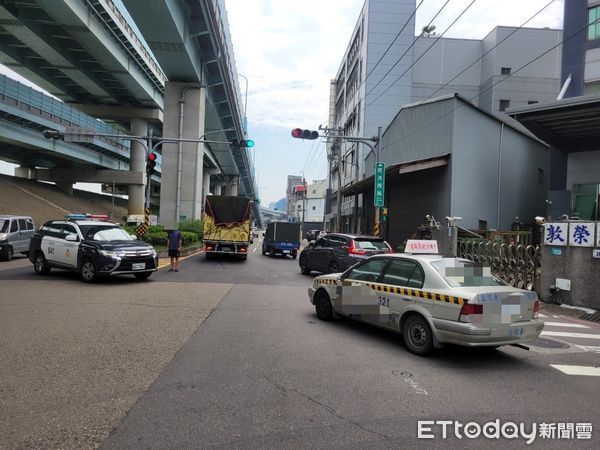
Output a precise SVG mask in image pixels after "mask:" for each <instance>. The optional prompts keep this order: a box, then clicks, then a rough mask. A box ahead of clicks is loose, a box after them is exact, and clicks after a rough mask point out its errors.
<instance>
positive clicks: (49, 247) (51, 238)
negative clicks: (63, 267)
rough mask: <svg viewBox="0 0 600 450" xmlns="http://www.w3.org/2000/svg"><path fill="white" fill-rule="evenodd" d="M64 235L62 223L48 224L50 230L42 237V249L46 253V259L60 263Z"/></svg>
mask: <svg viewBox="0 0 600 450" xmlns="http://www.w3.org/2000/svg"><path fill="white" fill-rule="evenodd" d="M61 236H62V224H60V223H51V224H49V225H48V230H47V231H46V234H45V235H44V237H43V238H42V245H41V250H42V252H43V253H44V257H45V258H46V260H48V261H51V262H57V263H60V258H59V253H58V252H59V243H60V241H61V239H60V238H61Z"/></svg>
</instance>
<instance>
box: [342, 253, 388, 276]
mask: <svg viewBox="0 0 600 450" xmlns="http://www.w3.org/2000/svg"><path fill="white" fill-rule="evenodd" d="M387 262H388V260H387V259H382V258H378V259H369V260H367V262H365V263H364V264H360V265H359V266H356V267H355V268H354V269H352V270H351V271H350V273H348V276H347V277H346V278H348V279H351V280H361V281H377V278H378V277H379V275H380V274H381V272H382V271H383V268H384V267H385V265H386V264H387Z"/></svg>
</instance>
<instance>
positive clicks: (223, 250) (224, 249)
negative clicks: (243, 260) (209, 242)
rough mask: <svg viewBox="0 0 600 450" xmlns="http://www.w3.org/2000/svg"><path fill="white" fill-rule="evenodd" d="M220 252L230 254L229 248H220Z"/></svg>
mask: <svg viewBox="0 0 600 450" xmlns="http://www.w3.org/2000/svg"><path fill="white" fill-rule="evenodd" d="M221 251H222V252H230V251H231V248H229V247H221Z"/></svg>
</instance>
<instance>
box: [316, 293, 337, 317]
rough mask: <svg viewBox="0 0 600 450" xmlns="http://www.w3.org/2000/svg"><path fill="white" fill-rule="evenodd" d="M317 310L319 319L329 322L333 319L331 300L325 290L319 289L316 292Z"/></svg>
mask: <svg viewBox="0 0 600 450" xmlns="http://www.w3.org/2000/svg"><path fill="white" fill-rule="evenodd" d="M315 311H316V312H317V317H318V318H319V320H324V321H326V322H328V321H330V320H332V319H333V308H332V307H331V301H330V300H329V296H328V295H327V294H326V293H325V292H324V291H319V292H317V293H316V294H315Z"/></svg>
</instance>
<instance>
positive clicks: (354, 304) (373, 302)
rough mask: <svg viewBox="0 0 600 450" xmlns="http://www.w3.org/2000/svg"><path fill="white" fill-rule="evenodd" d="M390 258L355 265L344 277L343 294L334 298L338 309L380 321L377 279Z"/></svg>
mask: <svg viewBox="0 0 600 450" xmlns="http://www.w3.org/2000/svg"><path fill="white" fill-rule="evenodd" d="M388 261H389V259H388V258H372V259H368V260H365V261H364V262H362V263H360V264H358V265H356V266H354V267H353V268H352V270H350V271H349V272H348V273H347V274H346V275H345V276H344V278H343V281H342V287H341V294H342V295H339V296H338V297H337V298H336V299H335V300H334V307H335V309H336V311H341V313H342V314H344V315H347V316H352V318H354V319H358V320H363V321H367V322H380V320H379V318H378V315H379V310H380V308H379V305H378V302H379V296H378V294H379V292H377V290H376V286H377V284H376V283H377V281H378V280H379V277H380V276H381V273H382V272H383V269H384V268H385V266H386V265H387V263H388Z"/></svg>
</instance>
